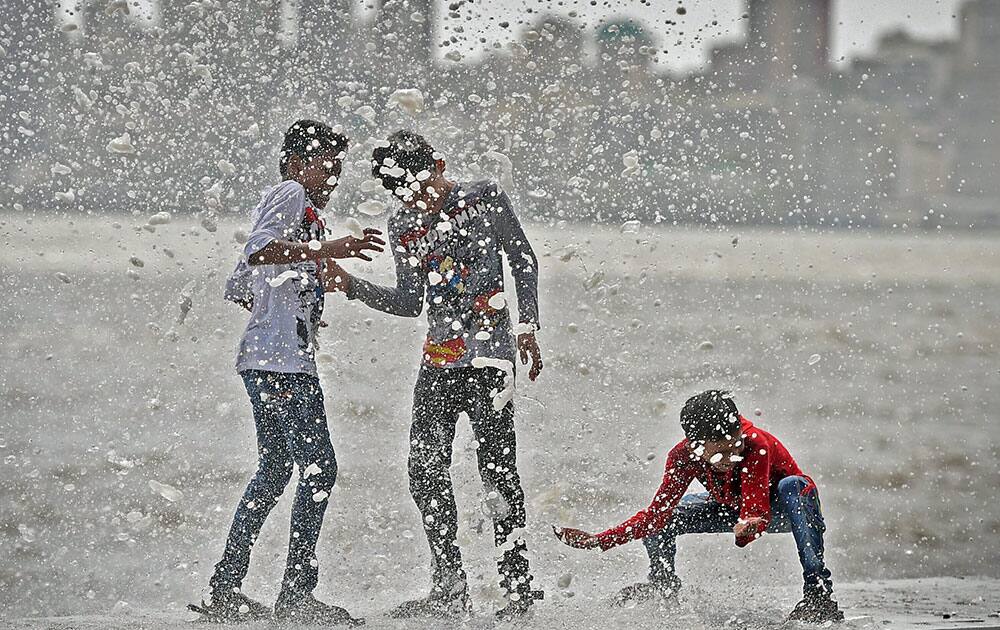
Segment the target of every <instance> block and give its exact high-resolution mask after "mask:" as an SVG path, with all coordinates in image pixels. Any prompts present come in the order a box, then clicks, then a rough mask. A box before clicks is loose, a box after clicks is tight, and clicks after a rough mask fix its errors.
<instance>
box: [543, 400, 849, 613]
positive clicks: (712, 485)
mask: <svg viewBox="0 0 1000 630" xmlns="http://www.w3.org/2000/svg"><path fill="white" fill-rule="evenodd" d="M681 428H682V429H683V430H684V435H685V439H684V440H681V442H680V443H679V444H677V446H675V447H674V448H673V449H671V451H670V454H669V455H668V456H667V465H666V472H665V473H664V475H663V482H662V483H661V484H660V488H659V490H657V491H656V495H655V496H654V497H653V501H652V503H650V505H649V507H647V508H646V509H645V510H642V511H641V512H639V513H637V514H636V515H635V516H633V517H632V518H630V519H628V520H627V521H625V522H624V523H622V524H621V525H618V526H616V527H612V528H611V529H608V530H605V531H603V532H601V533H599V534H588V533H587V532H584V531H581V530H578V529H571V528H563V529H557V530H556V536H557V537H558V538H559V539H560V540H562V541H563V542H564V543H566V544H567V545H569V546H570V547H576V548H578V549H596V548H600V549H603V550H605V551H607V550H608V549H611V548H612V547H616V546H618V545H621V544H624V543H627V542H630V541H632V540H636V539H642V541H643V544H644V545H645V546H646V551H647V552H648V554H649V562H650V570H649V582H648V583H646V582H644V583H639V584H635V585H633V586H629V587H626V588H624V589H622V591H621V592H620V593H619V594H618V596H617V598H616V600H615V601H616V603H619V604H622V603H625V602H628V601H641V600H647V599H656V598H660V599H662V600H663V601H664V602H668V603H672V602H673V601H675V599H676V596H677V590H678V589H679V588H680V579H678V577H677V575H676V574H675V573H674V555H675V554H676V552H677V536H679V535H680V534H707V533H723V532H729V531H732V532H733V533H734V534H735V535H736V545H737V546H738V547H745V546H746V545H748V544H750V543H751V542H753V541H754V540H755V539H757V538H759V537H760V536H761V535H762V534H763V533H764V532H768V533H778V532H782V533H786V532H791V534H792V536H794V538H795V545H796V546H797V547H798V550H799V562H801V563H802V571H803V572H802V578H803V580H804V586H803V599H802V601H800V602H799V603H798V604H796V606H795V609H794V610H793V611H792V613H791V615H790V619H793V620H798V621H811V622H816V623H822V622H825V621H840V620H842V619H843V618H844V614H843V613H842V612H841V611H840V609H839V607H838V606H837V602H836V601H834V600H833V598H832V594H833V582H832V581H831V579H830V571H829V569H827V568H826V565H825V564H824V562H823V532H824V531H826V525H825V524H824V522H823V515H822V513H821V511H820V502H819V494H818V491H817V489H816V484H815V483H813V480H812V479H810V478H809V477H808V476H807V475H805V474H804V473H803V472H802V470H801V469H799V467H798V464H796V463H795V460H794V459H792V456H791V455H790V454H789V453H788V450H787V449H786V448H785V447H784V446H783V445H782V444H781V442H779V441H778V439H777V438H775V437H774V436H773V435H771V434H770V433H768V432H767V431H764V430H762V429H760V428H758V427H755V426H754V425H753V424H751V423H750V421H749V420H747V419H746V418H744V417H743V416H741V415H740V414H739V411H737V409H736V404H735V403H734V402H733V400H732V396H730V394H729V393H728V392H722V391H718V390H709V391H707V392H703V393H701V394H698V395H697V396H694V397H692V398H690V399H689V400H688V401H687V402H686V403H685V404H684V408H683V409H682V410H681ZM694 479H697V480H698V481H700V482H701V483H702V484H703V485H704V486H705V487H706V488H707V489H708V492H707V493H701V494H688V495H684V492H685V491H686V490H687V487H688V485H689V484H690V483H691V481H692V480H694Z"/></svg>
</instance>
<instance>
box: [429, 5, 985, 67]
mask: <svg viewBox="0 0 1000 630" xmlns="http://www.w3.org/2000/svg"><path fill="white" fill-rule="evenodd" d="M438 1H439V2H442V4H444V2H443V1H442V0H438ZM994 1H997V2H1000V0H994ZM962 4H963V2H962V0H834V2H833V16H832V20H831V24H832V27H833V33H832V41H831V51H830V57H831V61H832V62H833V63H834V64H840V63H842V62H843V61H845V60H847V59H850V58H851V57H856V56H859V55H865V54H868V53H871V52H873V51H874V50H875V48H876V46H877V44H878V38H879V37H880V35H882V34H884V33H885V32H888V31H892V30H897V29H900V28H902V29H904V30H906V31H907V32H909V33H912V34H914V35H916V36H918V37H925V38H954V37H957V36H958V26H959V24H958V10H959V8H960V6H961V5H962ZM744 5H745V2H744V0H684V1H682V2H678V1H677V0H649V1H648V2H640V1H639V0H623V1H620V2H614V1H611V0H600V1H599V2H598V6H591V4H590V0H563V1H561V2H550V1H537V0H478V1H476V2H474V3H472V4H466V5H465V6H464V7H462V9H461V10H462V11H463V12H465V11H469V12H470V14H471V15H475V16H476V18H477V19H476V20H475V21H474V22H473V23H474V24H476V25H477V27H478V30H479V32H478V33H475V34H474V35H475V37H470V38H469V39H471V40H472V42H473V43H469V42H468V41H467V42H464V43H463V46H462V48H461V50H462V52H463V53H467V54H471V55H473V56H475V55H476V54H477V52H479V51H481V50H482V48H483V47H485V46H488V45H490V44H492V42H495V41H500V42H501V43H507V42H509V41H510V40H511V39H514V38H515V37H516V36H517V35H519V34H520V32H521V31H522V29H523V28H524V23H529V22H531V21H533V20H535V19H537V17H538V15H540V14H559V15H568V14H569V13H570V12H572V11H576V12H577V13H578V17H577V19H578V20H579V21H581V22H585V23H586V24H587V26H588V30H589V31H591V32H593V31H595V30H596V28H597V27H598V25H599V22H600V21H602V20H607V19H609V18H615V17H626V16H627V17H635V18H638V19H641V20H642V22H643V23H644V24H645V25H647V26H648V27H650V28H651V30H652V31H653V33H654V34H655V36H656V38H657V44H658V46H657V48H658V50H660V63H661V65H664V66H666V67H667V68H669V69H671V70H675V71H689V70H694V69H696V68H697V67H698V66H700V65H701V64H703V63H704V62H706V61H707V56H708V52H709V50H710V49H711V47H712V46H714V45H718V44H721V43H723V42H725V41H735V40H738V39H740V38H742V37H743V35H744V33H745V32H746V23H745V21H744V20H740V15H741V14H742V13H743V11H744ZM678 6H683V7H684V9H685V11H686V12H685V14H684V15H678V14H677V11H676V9H677V7H678ZM485 7H488V15H487V11H486V10H485ZM528 8H531V10H532V11H533V13H532V14H528V13H526V9H528ZM491 18H492V19H491ZM518 20H520V21H521V22H522V24H520V25H519V24H518ZM667 20H673V21H675V22H677V26H675V27H670V26H668V25H667V24H666V21H667ZM713 20H716V21H717V22H718V25H717V26H712V24H711V23H712V21H713ZM502 21H508V22H510V27H509V28H507V29H503V28H500V27H499V26H498V23H499V22H502ZM445 22H451V23H454V22H455V20H446V21H445ZM463 24H466V27H465V30H466V33H465V35H466V36H470V35H473V33H471V31H472V29H470V28H469V25H468V23H465V22H463ZM681 27H683V28H681ZM699 28H703V29H704V31H703V33H702V35H703V38H702V39H701V40H700V41H699V40H697V39H696V38H695V35H697V30H698V29H699ZM668 29H671V30H673V34H671V35H667V32H668ZM680 30H683V31H684V35H683V36H682V37H679V36H678V35H677V31H680ZM447 34H448V33H447V32H446V31H440V32H439V35H445V36H446V35H447ZM478 37H485V38H486V39H487V40H488V41H487V43H486V44H481V43H479V42H478V41H477V40H478ZM678 40H680V42H681V43H680V44H678V43H677V42H678ZM664 49H669V52H668V53H666V54H664V53H663V52H662V51H663V50H664Z"/></svg>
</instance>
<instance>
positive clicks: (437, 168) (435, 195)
mask: <svg viewBox="0 0 1000 630" xmlns="http://www.w3.org/2000/svg"><path fill="white" fill-rule="evenodd" d="M444 168H445V165H444V160H437V161H435V162H434V168H433V169H431V170H430V171H429V172H427V173H420V174H418V176H417V181H415V182H412V183H411V184H410V189H409V190H406V191H393V194H395V195H396V196H397V197H399V199H400V200H401V201H402V202H403V205H404V206H406V207H408V208H417V209H420V210H427V209H428V208H433V207H435V206H436V205H437V202H438V199H439V198H440V197H441V195H442V194H444V189H445V184H446V182H445V178H444ZM400 193H404V194H400Z"/></svg>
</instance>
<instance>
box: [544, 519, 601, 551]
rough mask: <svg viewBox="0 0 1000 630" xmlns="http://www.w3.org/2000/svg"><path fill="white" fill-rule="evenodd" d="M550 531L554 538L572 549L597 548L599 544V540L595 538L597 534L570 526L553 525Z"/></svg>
mask: <svg viewBox="0 0 1000 630" xmlns="http://www.w3.org/2000/svg"><path fill="white" fill-rule="evenodd" d="M552 532H553V533H554V534H555V535H556V538H558V539H559V540H561V541H562V542H563V544H565V545H568V546H570V547H573V548H574V549H597V548H598V547H600V546H601V542H600V541H599V540H598V539H597V536H594V535H593V534H588V533H587V532H585V531H583V530H582V529H573V528H572V527H556V526H555V525H553V526H552Z"/></svg>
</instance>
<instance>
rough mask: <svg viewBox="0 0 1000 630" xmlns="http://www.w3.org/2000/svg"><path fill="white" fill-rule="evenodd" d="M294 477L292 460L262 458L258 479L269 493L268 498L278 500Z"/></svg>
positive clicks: (258, 469)
mask: <svg viewBox="0 0 1000 630" xmlns="http://www.w3.org/2000/svg"><path fill="white" fill-rule="evenodd" d="M291 478H292V462H291V461H286V460H273V459H272V460H260V463H259V464H258V467H257V479H258V480H259V483H260V485H261V486H262V487H263V490H264V492H265V493H266V494H267V497H266V498H267V499H268V500H270V501H277V499H278V497H279V496H281V493H282V492H284V491H285V486H287V485H288V482H289V480H290V479H291ZM262 498H263V497H262Z"/></svg>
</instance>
